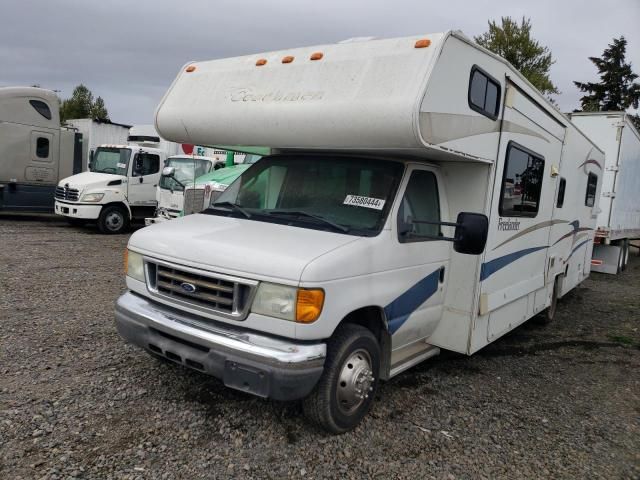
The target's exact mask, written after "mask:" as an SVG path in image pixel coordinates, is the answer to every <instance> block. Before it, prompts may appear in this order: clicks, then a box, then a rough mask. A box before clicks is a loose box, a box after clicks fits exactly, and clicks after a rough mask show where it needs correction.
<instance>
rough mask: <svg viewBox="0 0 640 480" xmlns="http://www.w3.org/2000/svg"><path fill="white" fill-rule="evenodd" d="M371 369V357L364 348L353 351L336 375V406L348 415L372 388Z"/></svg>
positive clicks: (357, 406)
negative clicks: (338, 374)
mask: <svg viewBox="0 0 640 480" xmlns="http://www.w3.org/2000/svg"><path fill="white" fill-rule="evenodd" d="M373 381H374V377H373V370H372V368H371V357H370V356H369V353H368V352H367V351H366V350H363V349H359V350H356V351H355V352H353V353H352V354H351V355H350V356H349V358H347V360H346V361H345V362H344V364H343V366H342V370H340V376H339V377H338V387H337V392H336V393H337V397H338V408H339V409H340V410H341V411H342V413H344V414H346V415H349V414H351V413H353V412H354V411H355V410H357V409H358V408H359V407H360V405H362V403H363V402H364V401H365V399H366V398H369V393H370V392H371V391H372V390H373V386H372V385H373Z"/></svg>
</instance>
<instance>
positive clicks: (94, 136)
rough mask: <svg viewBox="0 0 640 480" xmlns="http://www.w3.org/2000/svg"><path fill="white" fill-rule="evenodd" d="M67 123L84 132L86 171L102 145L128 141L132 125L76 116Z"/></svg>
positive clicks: (84, 164)
mask: <svg viewBox="0 0 640 480" xmlns="http://www.w3.org/2000/svg"><path fill="white" fill-rule="evenodd" d="M65 125H67V126H69V127H72V128H75V129H76V130H77V131H78V132H80V133H81V134H82V170H81V171H82V172H86V171H87V169H88V168H89V164H90V163H91V161H92V159H93V155H94V154H95V151H96V148H98V147H99V146H100V145H122V144H124V143H127V137H128V136H129V129H130V128H131V125H124V124H121V123H115V122H112V121H111V120H95V119H93V118H76V119H72V120H67V121H66V122H65Z"/></svg>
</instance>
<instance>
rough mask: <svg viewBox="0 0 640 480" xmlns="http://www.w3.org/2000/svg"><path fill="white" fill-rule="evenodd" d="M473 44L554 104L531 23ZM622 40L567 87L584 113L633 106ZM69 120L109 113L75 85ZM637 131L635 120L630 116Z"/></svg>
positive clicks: (547, 60) (637, 91) (508, 25)
mask: <svg viewBox="0 0 640 480" xmlns="http://www.w3.org/2000/svg"><path fill="white" fill-rule="evenodd" d="M474 40H475V41H476V42H477V43H478V44H479V45H481V46H483V47H485V48H486V49H488V50H490V51H492V52H494V53H496V54H498V55H500V56H501V57H503V58H504V59H506V60H507V61H508V62H509V63H511V65H513V66H514V67H515V68H516V69H518V70H519V71H520V72H521V73H522V74H523V75H524V76H525V78H526V79H527V80H529V82H531V83H532V84H533V86H535V87H536V88H537V89H538V90H540V92H542V93H543V94H544V95H546V96H547V98H548V99H549V100H550V101H551V102H552V103H554V104H555V101H554V99H553V97H552V96H551V95H558V94H559V93H560V92H559V91H558V88H557V87H556V85H555V84H554V83H553V82H552V81H551V78H550V69H551V66H552V65H553V64H554V63H555V60H554V59H553V57H552V55H551V51H550V50H549V48H548V47H546V46H543V45H541V44H540V42H538V41H537V40H535V39H534V38H533V37H532V36H531V20H530V19H527V18H524V17H523V18H522V21H521V22H520V23H518V22H517V21H515V20H513V19H512V18H511V17H502V18H501V22H500V24H498V23H497V22H496V21H495V20H492V21H489V30H488V31H487V32H485V33H483V34H482V35H479V36H476V37H474ZM626 49H627V40H626V39H625V38H624V36H621V37H620V38H614V39H613V41H612V43H610V44H609V45H608V46H607V48H605V49H604V52H603V53H602V55H601V56H600V57H589V60H591V62H592V63H593V64H594V65H595V67H596V69H597V70H598V75H599V77H600V81H598V82H578V81H574V82H573V83H574V84H575V85H576V87H578V89H579V90H580V91H581V92H583V93H584V95H583V96H582V98H581V99H580V109H577V110H575V111H576V112H579V111H586V112H597V111H626V110H627V109H629V108H634V109H637V108H638V104H639V103H640V84H639V83H636V82H635V80H636V79H637V78H638V75H637V74H635V73H634V72H633V70H632V66H631V63H627V61H626ZM72 118H93V119H95V120H108V119H109V113H108V111H107V107H106V106H105V103H104V100H103V99H102V97H97V98H96V99H95V100H94V98H93V94H92V93H91V90H89V89H88V88H87V87H86V86H84V85H82V84H80V85H78V86H77V87H76V88H74V90H73V93H72V94H71V97H70V98H67V99H65V100H62V101H61V103H60V121H61V122H62V123H64V122H66V121H67V120H70V119H72ZM631 118H632V120H633V122H634V124H635V125H636V127H637V128H638V130H640V116H639V115H637V114H636V115H631Z"/></svg>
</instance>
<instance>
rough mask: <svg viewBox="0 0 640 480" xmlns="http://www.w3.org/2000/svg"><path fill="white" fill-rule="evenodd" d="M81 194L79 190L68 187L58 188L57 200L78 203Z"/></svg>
mask: <svg viewBox="0 0 640 480" xmlns="http://www.w3.org/2000/svg"><path fill="white" fill-rule="evenodd" d="M79 194H80V192H79V191H78V189H77V188H69V186H68V185H65V186H64V187H60V186H58V187H56V193H55V195H56V199H57V200H68V201H70V202H77V201H78V198H79V196H80V195H79Z"/></svg>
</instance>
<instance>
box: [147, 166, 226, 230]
mask: <svg viewBox="0 0 640 480" xmlns="http://www.w3.org/2000/svg"><path fill="white" fill-rule="evenodd" d="M221 157H222V156H221V155H219V156H217V157H204V156H199V155H174V156H172V157H169V158H167V161H166V162H165V167H164V169H163V170H162V175H161V177H160V182H159V183H158V188H157V190H156V201H157V202H158V206H157V208H156V212H155V216H154V217H153V218H145V220H144V222H145V225H152V224H154V223H159V222H164V221H166V220H171V219H174V218H177V217H179V216H180V212H182V208H183V206H184V197H185V189H187V191H188V188H189V187H191V186H192V185H194V184H195V182H196V179H197V178H198V177H201V176H202V175H205V174H206V173H209V172H210V171H212V170H214V169H219V168H222V167H224V165H225V160H224V158H221Z"/></svg>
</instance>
